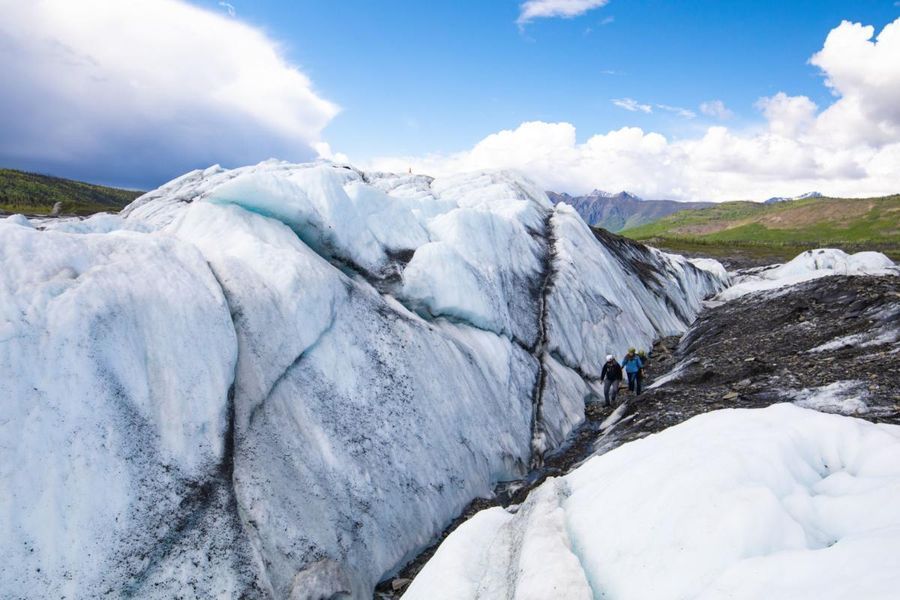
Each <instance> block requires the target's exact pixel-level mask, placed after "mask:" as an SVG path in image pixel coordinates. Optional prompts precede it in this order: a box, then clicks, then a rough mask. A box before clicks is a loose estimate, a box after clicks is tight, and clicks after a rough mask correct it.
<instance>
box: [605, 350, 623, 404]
mask: <svg viewBox="0 0 900 600" xmlns="http://www.w3.org/2000/svg"><path fill="white" fill-rule="evenodd" d="M600 381H602V382H603V399H604V400H606V405H607V406H612V405H613V404H614V403H615V401H616V396H618V395H619V384H620V383H621V382H622V367H620V366H619V363H618V362H617V361H616V357H615V356H613V355H612V354H607V355H606V363H605V364H604V365H603V369H601V370H600Z"/></svg>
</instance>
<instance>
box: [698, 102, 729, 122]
mask: <svg viewBox="0 0 900 600" xmlns="http://www.w3.org/2000/svg"><path fill="white" fill-rule="evenodd" d="M700 112H702V113H703V114H704V115H706V116H708V117H713V118H716V119H721V120H723V121H725V120H727V119H730V118H731V117H733V116H734V113H733V112H731V111H730V110H728V108H727V107H726V106H725V103H724V102H722V101H721V100H710V101H708V102H701V103H700Z"/></svg>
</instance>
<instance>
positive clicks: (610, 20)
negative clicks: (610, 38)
mask: <svg viewBox="0 0 900 600" xmlns="http://www.w3.org/2000/svg"><path fill="white" fill-rule="evenodd" d="M615 20H616V18H615V17H613V16H609V17H604V18H603V20H602V21H600V24H601V25H609V24H610V23H613V22H614V21H615Z"/></svg>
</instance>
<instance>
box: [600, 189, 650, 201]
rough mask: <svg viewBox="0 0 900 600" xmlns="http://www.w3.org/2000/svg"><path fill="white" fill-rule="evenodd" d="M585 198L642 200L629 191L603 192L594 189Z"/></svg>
mask: <svg viewBox="0 0 900 600" xmlns="http://www.w3.org/2000/svg"><path fill="white" fill-rule="evenodd" d="M586 197H587V198H618V199H619V200H643V198H641V197H640V196H636V195H634V194H632V193H631V192H627V191H625V190H622V191H621V192H618V193H615V194H614V193H612V192H605V191H603V190H594V191H593V192H591V193H590V194H588V195H587V196H586Z"/></svg>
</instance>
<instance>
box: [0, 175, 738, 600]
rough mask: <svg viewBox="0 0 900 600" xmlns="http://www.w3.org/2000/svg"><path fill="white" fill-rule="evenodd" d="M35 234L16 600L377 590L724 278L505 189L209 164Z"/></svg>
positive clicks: (4, 349) (21, 393) (15, 413)
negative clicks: (609, 360)
mask: <svg viewBox="0 0 900 600" xmlns="http://www.w3.org/2000/svg"><path fill="white" fill-rule="evenodd" d="M32 225H33V224H32V223H27V222H26V223H22V222H21V220H16V219H13V220H9V219H7V220H5V221H3V222H0V261H2V264H3V265H4V267H5V268H4V272H3V273H0V282H2V288H0V311H2V312H0V392H2V394H0V400H2V401H3V402H4V413H5V415H4V418H3V420H0V446H2V447H3V448H4V449H7V448H12V449H13V451H12V452H11V453H10V452H6V451H5V452H4V454H3V457H2V458H0V469H2V473H3V482H4V487H5V489H9V490H11V491H12V493H10V494H8V495H4V497H3V499H2V500H0V502H2V503H3V504H2V511H0V514H2V515H4V516H3V517H0V531H2V533H3V540H4V541H3V542H2V548H0V558H2V559H3V561H4V564H5V565H6V566H7V568H9V569H11V570H12V571H11V572H14V573H16V574H17V575H16V577H10V578H6V577H4V578H3V580H2V581H0V596H4V597H6V596H13V597H34V595H35V593H36V592H35V590H42V592H41V594H40V595H50V594H57V593H59V594H60V595H61V594H68V595H71V596H76V597H78V596H85V595H91V593H93V592H94V591H96V590H98V589H103V590H110V592H109V593H111V594H113V595H116V594H123V593H124V594H131V595H137V596H140V597H149V598H154V597H155V598H168V597H172V596H174V595H179V594H186V595H188V596H227V597H231V596H240V595H244V596H247V597H272V596H274V597H286V596H289V595H290V594H291V593H294V594H295V595H297V597H304V594H307V595H309V597H316V594H325V593H326V592H327V593H329V594H330V593H332V592H335V591H346V592H349V593H351V594H352V595H353V596H354V597H366V596H370V595H371V591H372V588H373V586H374V585H375V583H376V582H377V581H379V580H380V579H381V578H383V577H385V576H388V575H390V574H391V573H392V572H393V571H394V570H395V569H397V568H399V567H400V566H402V564H403V563H404V562H405V561H406V560H408V559H409V558H410V557H412V556H413V555H414V554H415V553H416V552H417V551H419V550H420V549H421V548H423V547H424V546H425V545H427V544H428V543H430V541H431V540H432V539H433V537H434V536H435V535H436V534H437V533H439V532H440V531H441V530H442V529H443V528H444V527H445V526H446V524H447V523H448V522H449V521H450V520H451V519H452V518H454V517H455V516H456V515H457V514H458V513H459V511H460V510H461V509H462V508H463V507H464V506H465V505H466V504H467V503H468V502H469V501H470V500H471V499H473V498H475V497H477V496H484V495H489V494H490V493H491V490H492V486H493V485H494V484H495V483H496V482H498V481H500V480H503V479H509V478H513V477H517V476H521V475H522V473H523V472H524V470H526V469H527V468H528V465H529V464H530V463H531V462H532V461H533V459H534V453H535V451H537V452H538V453H541V452H544V451H549V450H551V449H552V448H554V447H556V446H558V445H559V444H560V443H562V442H563V441H564V440H565V437H566V435H567V434H568V433H569V432H570V431H571V430H572V429H573V428H574V427H576V426H577V425H578V423H580V422H581V421H582V420H583V418H584V412H583V407H584V402H585V401H587V400H589V399H591V398H595V397H596V396H597V390H596V383H597V382H596V379H595V378H596V376H597V374H598V372H599V366H600V364H601V361H602V360H603V356H604V355H605V354H606V353H608V352H614V353H618V354H621V353H622V352H623V351H624V349H625V348H627V347H629V346H640V347H647V346H648V345H649V344H650V342H651V341H652V340H653V339H654V338H655V337H658V336H661V335H667V334H670V333H675V332H679V331H683V330H684V329H685V328H686V327H687V325H688V324H689V322H690V320H691V319H692V318H693V316H694V315H695V314H696V312H697V311H698V310H699V308H700V306H701V302H702V300H703V298H705V297H707V296H709V295H712V294H714V293H716V292H718V291H720V290H721V289H722V288H723V287H724V284H725V282H724V280H723V279H722V278H721V276H719V275H717V274H715V273H714V272H711V271H708V270H703V269H699V268H696V267H694V266H693V265H692V264H690V263H689V262H688V261H686V260H684V259H682V258H680V257H676V256H672V255H667V254H664V253H661V252H658V251H655V250H648V249H644V248H643V247H639V246H636V245H635V244H632V243H630V242H626V241H623V240H621V239H620V238H617V237H615V236H608V235H607V234H603V233H595V232H592V231H591V230H590V229H588V228H587V227H586V226H585V225H584V224H583V222H581V220H580V218H579V217H578V216H577V215H576V214H575V213H574V212H573V211H571V210H569V209H568V208H567V207H565V206H559V207H556V208H554V207H553V206H552V205H551V203H550V202H549V201H548V199H547V198H546V196H545V195H544V194H543V192H541V191H540V190H539V189H537V188H536V187H535V186H534V185H533V184H531V183H529V182H528V181H527V180H526V179H524V178H522V177H520V176H518V175H515V174H512V173H508V172H485V173H475V174H470V175H459V176H454V177H447V178H443V179H436V180H432V179H430V178H427V177H423V176H416V175H396V174H383V173H364V172H361V171H357V170H355V169H351V168H346V167H339V166H335V165H332V164H329V163H315V164H307V165H293V164H289V163H282V162H277V161H267V162H265V163H261V164H259V165H254V166H250V167H244V168H240V169H234V170H226V169H222V168H220V167H210V168H209V169H205V170H202V171H195V172H192V173H188V174H186V175H184V176H182V177H180V178H178V179H176V180H173V181H172V182H170V183H168V184H166V185H164V186H162V187H161V188H159V189H158V190H154V191H152V192H150V193H148V194H145V195H144V196H142V197H141V198H139V199H137V200H136V201H135V202H134V203H132V204H131V205H130V206H129V207H128V208H127V209H126V210H124V211H123V212H122V213H121V214H120V215H118V216H113V215H106V216H97V217H94V218H92V219H88V220H85V221H81V222H58V223H44V224H41V225H40V226H39V227H38V228H37V229H35V228H34V227H33V226H32ZM59 540H65V542H64V543H60V541H59ZM38 568H40V571H37V570H36V569H38Z"/></svg>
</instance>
